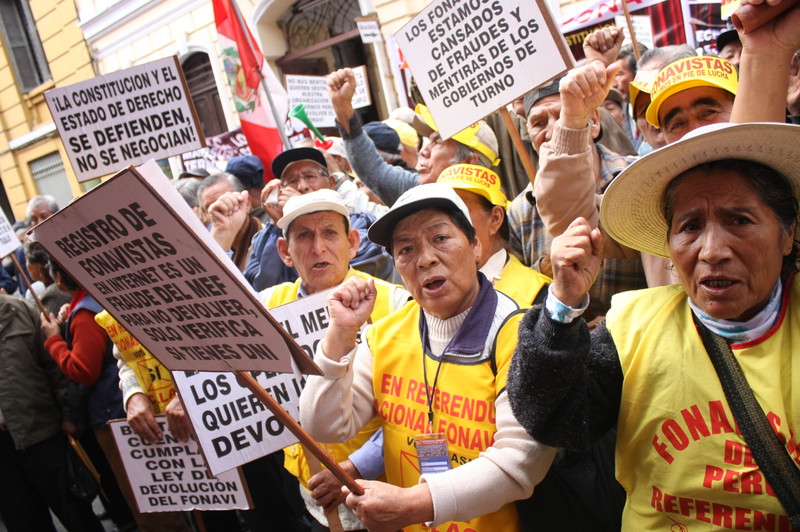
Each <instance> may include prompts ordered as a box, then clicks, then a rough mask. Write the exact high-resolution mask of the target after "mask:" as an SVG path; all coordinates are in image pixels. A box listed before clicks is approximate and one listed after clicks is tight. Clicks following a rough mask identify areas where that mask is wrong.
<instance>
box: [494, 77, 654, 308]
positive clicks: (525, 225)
mask: <svg viewBox="0 0 800 532" xmlns="http://www.w3.org/2000/svg"><path fill="white" fill-rule="evenodd" d="M560 82H561V78H558V79H556V80H554V81H552V82H550V83H549V84H547V85H545V86H543V87H540V88H539V89H537V90H535V91H532V92H530V93H528V94H527V95H526V96H525V112H526V114H527V117H528V133H529V134H530V137H531V141H532V142H533V148H534V150H536V152H537V153H538V154H539V174H540V175H541V174H542V173H543V172H548V171H552V170H550V169H549V167H548V166H547V164H546V163H547V161H548V159H550V158H549V157H548V153H547V152H546V151H545V152H542V151H540V150H542V147H543V145H545V144H546V143H547V144H546V145H545V148H546V147H547V146H549V145H550V144H552V143H551V139H552V138H553V136H554V135H555V130H556V128H557V127H558V124H557V122H558V120H559V117H560V115H561V107H562V106H561V95H560V93H559V83H560ZM611 122H612V123H613V126H614V127H616V128H617V130H618V131H619V132H620V133H622V132H621V130H620V128H619V126H618V125H617V124H616V123H615V122H613V119H611ZM603 127H605V125H604V126H603ZM588 129H589V135H587V138H586V140H583V139H581V142H582V144H581V145H580V146H577V147H576V146H569V148H570V149H578V148H580V151H581V152H583V151H586V150H589V151H591V153H592V160H593V162H594V165H593V172H594V179H595V182H596V184H597V188H598V192H600V191H602V190H604V189H605V187H606V186H607V185H608V184H609V183H610V182H611V179H612V178H613V177H614V176H615V175H616V174H618V173H619V172H621V171H622V170H623V169H625V168H626V167H627V166H628V164H630V161H631V158H630V157H626V156H623V155H619V154H618V153H616V152H615V151H612V150H611V149H609V148H608V147H606V146H605V145H602V144H600V138H601V131H602V128H601V125H600V113H599V110H598V109H595V110H594V111H593V113H592V115H591V119H590V121H589V124H588ZM608 129H610V128H608ZM623 135H624V134H623ZM628 146H629V149H630V150H631V151H628V153H635V152H633V150H632V146H630V143H629V142H628ZM556 148H561V149H566V148H565V147H563V146H561V145H558V146H557V147H554V148H553V149H556ZM567 170H568V169H567ZM538 181H539V179H538V178H537V182H538ZM508 222H509V226H510V228H511V234H510V238H509V242H510V244H511V248H512V250H513V251H514V252H515V253H516V254H517V255H518V256H519V257H520V259H521V260H522V262H523V264H526V265H528V266H531V267H533V268H534V269H536V270H538V271H540V272H542V273H544V274H545V275H552V272H551V270H550V265H549V258H548V257H549V250H550V243H551V242H552V239H553V237H552V236H551V235H550V234H548V232H547V229H546V227H545V225H544V223H543V220H542V218H541V215H540V214H539V206H538V205H537V202H536V198H535V197H534V194H533V187H532V186H531V185H528V187H527V188H526V189H525V190H523V191H522V193H520V194H519V195H518V196H517V197H516V198H515V199H514V200H513V201H512V202H511V206H510V207H509V209H508ZM606 262H607V264H606ZM606 262H604V269H603V270H602V271H601V274H600V276H598V278H597V282H596V283H595V284H594V286H593V287H592V290H593V294H592V307H591V308H590V309H589V313H590V314H592V317H596V316H602V315H604V314H605V311H606V310H607V309H608V306H609V305H610V303H611V295H612V294H615V293H617V292H622V291H624V290H632V289H637V288H644V287H645V286H646V283H645V278H644V270H643V269H642V264H641V261H640V260H635V261H627V260H623V259H614V260H611V261H606Z"/></svg>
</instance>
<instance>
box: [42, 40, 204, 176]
mask: <svg viewBox="0 0 800 532" xmlns="http://www.w3.org/2000/svg"><path fill="white" fill-rule="evenodd" d="M44 96H45V99H46V100H47V106H48V107H49V108H50V113H51V114H52V115H53V120H54V121H55V124H56V128H57V129H58V134H59V136H60V137H61V141H62V142H63V143H64V147H65V148H66V150H67V154H68V155H69V160H70V162H71V163H72V169H73V170H74V171H75V174H76V175H77V177H78V181H81V182H83V181H88V180H90V179H94V178H96V177H100V176H103V175H107V174H111V173H114V172H116V171H117V170H119V169H120V168H122V167H124V166H127V165H129V164H140V163H143V162H145V161H148V160H150V159H163V158H166V157H170V156H172V155H178V154H181V153H183V152H186V151H190V150H196V149H198V148H202V147H203V146H204V145H205V142H204V138H203V131H202V129H201V128H200V126H199V121H198V119H197V114H196V113H195V109H194V105H193V104H192V98H191V95H190V94H189V90H188V88H187V86H186V80H184V78H183V72H182V70H181V67H180V63H179V62H178V58H177V57H174V56H173V57H167V58H164V59H159V60H158V61H153V62H152V63H147V64H144V65H138V66H134V67H131V68H128V69H125V70H120V71H118V72H114V73H111V74H106V75H105V76H98V77H96V78H93V79H90V80H86V81H81V82H80V83H75V84H72V85H67V86H66V87H59V88H57V89H51V90H49V91H47V92H45V93H44Z"/></svg>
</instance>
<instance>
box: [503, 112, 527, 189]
mask: <svg viewBox="0 0 800 532" xmlns="http://www.w3.org/2000/svg"><path fill="white" fill-rule="evenodd" d="M500 118H502V119H503V124H504V125H505V126H506V129H507V130H508V134H509V135H511V142H512V143H513V144H514V149H515V150H517V153H518V154H519V158H520V160H521V161H522V167H523V168H525V172H526V173H527V174H528V179H529V180H530V182H531V185H533V181H534V180H535V179H536V169H535V168H534V167H533V162H532V161H531V158H530V157H529V156H528V150H526V149H525V144H523V142H522V137H520V136H519V131H518V130H517V128H516V126H515V124H514V120H513V119H512V118H511V113H509V112H508V108H506V107H501V108H500Z"/></svg>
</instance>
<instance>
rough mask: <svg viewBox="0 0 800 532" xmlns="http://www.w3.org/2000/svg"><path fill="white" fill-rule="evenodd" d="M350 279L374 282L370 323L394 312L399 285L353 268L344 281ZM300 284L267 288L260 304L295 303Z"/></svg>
mask: <svg viewBox="0 0 800 532" xmlns="http://www.w3.org/2000/svg"><path fill="white" fill-rule="evenodd" d="M350 277H358V278H360V279H364V280H365V281H368V280H370V279H372V280H373V281H374V282H375V290H376V291H377V292H378V293H377V296H376V297H375V307H374V308H373V309H372V313H371V314H370V315H369V318H370V321H371V322H375V321H378V320H379V319H381V318H382V317H384V316H386V315H388V314H389V313H390V312H392V311H394V310H395V309H394V295H395V290H398V289H400V290H402V289H403V288H402V287H401V286H400V285H396V284H392V283H387V282H386V281H384V280H382V279H378V278H377V277H373V276H371V275H370V274H368V273H364V272H362V271H359V270H355V269H353V268H350V271H348V272H347V276H345V280H347V279H348V278H350ZM301 282H302V279H297V280H296V281H294V282H293V283H281V284H279V285H275V286H272V287H270V288H267V289H266V290H264V291H263V292H262V293H263V294H264V295H263V296H262V298H261V302H262V303H264V305H266V306H267V308H275V307H278V306H280V305H285V304H286V303H291V302H292V301H297V294H298V293H299V291H300V283H301Z"/></svg>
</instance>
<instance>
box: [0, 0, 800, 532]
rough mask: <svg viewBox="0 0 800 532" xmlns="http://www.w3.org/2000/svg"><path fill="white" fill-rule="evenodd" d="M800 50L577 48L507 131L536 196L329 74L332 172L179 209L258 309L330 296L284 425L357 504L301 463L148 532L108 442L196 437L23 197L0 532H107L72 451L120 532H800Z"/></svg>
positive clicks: (186, 183)
mask: <svg viewBox="0 0 800 532" xmlns="http://www.w3.org/2000/svg"><path fill="white" fill-rule="evenodd" d="M784 1H786V0H784ZM751 3H755V4H758V3H760V2H751ZM773 3H774V2H773ZM798 27H800V7H794V8H791V9H789V10H788V11H786V12H785V13H784V14H782V15H781V16H779V17H777V18H775V19H773V20H771V21H769V22H767V23H766V24H765V25H763V26H761V27H760V28H758V29H757V30H755V31H752V32H749V33H747V34H739V33H737V32H736V31H735V30H729V31H726V32H724V33H722V34H720V35H719V37H718V38H717V42H716V47H717V52H718V53H717V54H716V55H698V53H697V52H696V51H695V50H693V49H691V48H690V47H688V46H666V47H661V48H654V49H651V50H646V49H643V47H641V46H640V48H642V53H641V56H640V57H638V59H637V57H636V55H634V53H633V50H632V48H631V47H630V46H622V42H623V35H622V32H621V31H619V29H618V28H614V27H606V28H602V29H599V30H596V31H595V32H593V33H591V34H590V35H589V36H588V37H587V39H586V41H585V43H584V50H585V52H586V59H585V60H584V61H582V62H580V63H579V65H578V66H576V67H575V68H573V69H572V70H570V71H569V72H567V73H565V74H564V75H562V76H560V77H559V78H557V79H555V80H552V81H551V82H549V83H548V84H545V85H543V86H541V87H538V88H536V89H535V90H532V91H530V92H529V93H527V94H526V95H525V96H524V97H522V98H520V100H519V101H516V102H514V103H513V105H511V106H509V109H510V110H511V112H512V113H513V116H514V119H515V123H516V124H518V125H520V131H519V133H520V134H521V136H522V138H523V139H524V141H525V146H526V148H527V150H528V155H529V156H530V157H531V158H532V159H533V160H534V161H536V167H537V171H536V174H535V175H530V176H528V175H526V174H525V173H524V172H522V171H521V170H519V169H516V165H515V164H509V161H512V160H515V159H518V155H515V154H513V153H512V152H510V148H509V146H511V143H510V142H508V139H507V138H506V136H507V135H508V132H506V131H503V130H501V129H499V128H493V127H492V126H490V124H497V123H498V121H497V120H496V117H493V116H490V117H487V118H486V120H481V121H479V122H478V123H476V124H474V125H473V126H470V127H468V128H466V129H464V130H462V131H460V132H458V133H456V134H455V135H453V136H452V137H450V138H443V137H442V135H441V134H440V133H439V128H438V127H437V124H436V122H435V120H434V118H433V116H432V115H431V113H430V112H429V110H428V109H427V107H426V106H425V103H424V102H422V101H420V102H416V106H415V108H414V109H411V108H400V109H396V110H395V111H393V112H392V113H391V117H389V118H387V119H386V120H384V121H382V122H371V123H367V124H363V123H362V122H361V119H360V116H359V114H358V113H357V112H356V110H355V109H354V107H353V104H352V99H353V96H354V94H355V90H356V81H355V76H354V74H353V72H352V71H351V70H350V69H347V68H344V69H341V70H337V71H335V72H333V73H331V74H330V75H329V77H328V82H327V86H328V94H329V97H330V100H331V103H332V105H333V110H334V112H335V115H336V122H337V128H338V133H339V135H338V136H337V137H333V138H329V140H328V142H326V143H325V144H324V146H322V145H320V146H317V147H314V146H313V143H312V142H307V143H305V144H306V145H304V146H298V147H294V148H292V149H288V150H286V151H285V152H284V153H282V154H281V155H279V156H278V157H276V158H275V159H274V160H272V161H261V160H259V159H258V158H257V157H255V156H251V155H247V156H240V157H235V158H233V159H231V160H230V161H228V162H227V165H226V167H225V169H224V171H219V170H216V169H213V168H207V169H194V170H189V171H186V172H184V173H183V174H181V175H180V176H178V177H176V178H175V179H173V180H172V182H173V184H174V185H175V187H176V188H177V189H178V191H179V192H180V194H181V196H182V197H183V198H184V199H185V200H186V202H187V204H188V205H189V206H190V207H191V208H192V210H193V211H194V212H195V214H196V215H197V216H198V218H199V219H200V220H201V222H202V223H203V225H205V226H206V227H207V230H208V231H209V232H210V234H211V236H212V237H213V239H214V240H215V241H216V242H217V244H218V245H219V246H220V247H221V248H222V250H223V251H225V252H226V253H227V255H228V257H229V258H230V264H229V266H230V267H231V268H235V269H238V270H239V271H241V272H242V273H243V275H244V278H245V279H246V280H247V282H249V283H250V284H251V285H252V287H253V289H254V290H255V291H256V292H258V293H259V297H260V300H261V302H262V303H263V305H264V306H265V307H266V308H268V309H269V308H274V307H276V306H279V305H284V304H287V303H291V302H294V301H297V300H298V299H301V298H303V297H305V296H310V295H312V294H316V293H318V292H323V291H329V293H330V295H329V299H328V310H329V314H330V325H329V328H328V329H327V331H326V334H325V338H324V339H323V340H322V341H321V342H319V345H318V346H317V350H316V353H315V356H314V360H315V362H316V363H317V365H318V366H319V367H320V368H321V369H322V370H323V374H322V375H319V376H311V377H309V378H308V381H307V383H306V386H305V389H304V390H303V393H302V395H301V398H300V421H301V424H302V426H303V427H304V428H305V429H306V430H307V431H308V433H309V434H310V435H311V436H312V437H313V438H315V439H316V440H317V441H319V442H320V443H321V444H322V445H323V447H324V449H325V450H326V452H328V453H329V454H330V455H331V456H332V457H333V458H334V460H336V461H337V462H338V463H339V465H340V466H341V468H342V469H343V470H344V471H345V472H346V473H347V474H348V475H350V476H351V477H352V478H354V479H355V482H356V483H357V484H358V485H359V487H360V488H361V491H362V493H361V494H358V493H355V492H354V491H353V490H351V489H348V488H346V487H343V486H342V484H341V482H340V481H339V480H338V479H337V478H336V476H334V475H333V474H332V473H331V472H329V471H328V470H327V469H324V468H323V469H322V470H321V471H320V470H318V469H316V466H313V465H312V464H311V460H309V458H310V457H307V456H306V453H307V451H306V449H305V448H303V447H301V446H300V445H295V446H291V447H287V448H286V449H284V450H283V451H278V452H276V453H272V454H270V455H268V456H265V457H262V458H259V459H257V460H254V461H252V462H250V463H248V464H246V465H245V466H243V467H242V471H243V476H244V478H245V479H246V481H247V484H248V489H249V493H250V496H251V499H252V509H250V510H240V511H233V510H231V511H223V512H200V513H195V515H190V514H189V513H184V512H158V513H141V512H139V510H138V508H137V505H136V502H135V499H134V496H133V492H132V489H131V485H130V483H129V481H128V479H127V475H126V473H125V469H124V467H123V464H122V461H121V458H120V455H119V452H118V451H117V449H116V446H115V445H114V442H113V438H112V436H111V433H110V429H109V427H108V424H107V422H108V421H109V420H111V419H117V418H125V419H127V421H128V422H129V423H130V426H131V428H132V429H133V430H134V432H136V434H138V435H139V436H141V437H142V438H143V439H145V440H146V441H148V442H151V443H156V442H158V441H159V440H161V439H162V438H163V436H164V434H163V430H162V428H161V426H160V425H159V423H158V422H157V421H156V418H155V416H156V415H158V414H165V415H166V418H167V422H168V425H169V429H170V431H171V432H172V434H173V436H174V437H175V438H177V439H178V440H183V441H185V440H187V439H189V438H192V437H193V434H192V432H193V427H192V426H191V424H190V422H189V420H188V415H187V412H186V411H185V408H184V404H183V402H182V401H181V398H180V397H179V396H178V395H177V393H176V391H175V389H174V387H173V388H170V390H169V393H168V394H167V395H168V397H167V398H166V399H165V400H163V401H162V400H159V399H157V398H154V397H152V396H149V395H148V394H147V392H146V388H147V387H146V386H145V385H144V383H142V382H140V381H139V379H138V373H137V372H136V371H135V368H134V367H132V366H131V365H129V364H128V363H127V362H126V359H125V357H124V356H123V354H122V352H121V350H120V348H119V347H118V346H117V345H115V344H114V342H112V340H111V338H110V337H109V334H108V331H110V330H111V329H112V328H113V327H112V326H111V325H110V324H113V323H114V320H113V318H111V316H110V315H109V314H113V309H103V308H101V306H100V305H99V304H98V303H97V301H95V300H94V298H93V297H92V296H91V295H90V294H89V293H88V292H87V291H86V290H85V289H84V287H82V286H80V285H79V284H78V283H77V282H76V281H75V280H74V279H73V278H72V276H70V273H69V272H68V271H66V270H65V269H64V268H63V267H61V266H60V265H59V264H58V263H56V262H55V261H53V260H52V259H50V258H49V257H48V255H47V252H46V251H45V248H44V247H43V246H42V245H41V243H38V242H34V241H26V231H27V230H28V229H29V228H31V227H34V226H35V225H36V224H38V223H40V222H42V221H43V220H46V219H47V218H49V217H50V216H52V215H54V214H56V213H57V212H58V211H59V205H58V204H57V203H56V202H55V200H54V199H53V198H51V197H49V196H39V197H36V198H34V199H33V200H31V201H30V202H29V204H28V209H27V212H26V220H25V221H24V222H20V223H18V224H17V225H16V226H15V229H16V230H17V234H18V236H19V237H20V240H21V241H22V242H24V245H23V246H21V247H20V248H19V249H18V250H17V251H16V252H15V253H14V255H15V257H16V259H17V260H16V263H17V264H18V266H16V267H15V266H14V264H13V263H4V268H2V269H0V291H1V292H2V294H0V363H2V364H3V367H4V371H3V372H2V377H0V379H2V381H3V385H2V386H0V517H2V521H3V523H4V524H5V526H6V527H7V528H8V529H9V530H12V531H15V530H37V531H38V530H54V525H53V521H52V519H51V517H50V515H51V512H52V514H54V515H55V516H56V517H57V518H58V520H59V521H60V522H61V524H62V525H63V526H64V527H65V528H67V529H68V530H75V531H84V530H103V529H104V526H103V524H102V523H101V521H100V518H99V517H98V516H96V515H95V512H94V510H93V507H92V505H91V503H92V497H94V495H95V493H91V494H90V495H89V496H87V495H86V494H85V493H80V490H77V489H76V487H75V486H74V482H73V479H72V475H73V472H71V471H69V468H68V463H69V456H70V453H71V452H72V450H71V446H70V443H69V440H68V439H73V441H76V442H79V443H80V445H81V446H82V447H83V448H84V449H85V450H86V452H87V454H88V456H89V458H90V459H91V461H92V462H93V463H94V465H95V467H96V468H97V470H98V472H99V473H100V482H99V488H100V491H101V492H102V498H101V499H102V503H103V506H104V513H105V514H106V516H104V517H108V518H109V519H110V520H111V521H112V522H113V526H114V527H116V529H118V530H136V529H139V530H142V531H160V530H170V531H173V530H177V531H181V530H192V529H196V530H211V531H215V530H220V531H229V530H231V531H235V530H252V531H257V530H281V531H283V530H296V531H309V530H314V531H321V530H347V531H353V530H375V531H382V530H387V531H396V530H398V529H404V530H428V529H431V530H440V531H445V530H446V531H448V532H450V531H459V532H467V531H489V532H494V531H517V530H525V531H528V530H536V531H538V530H577V531H581V530H603V531H613V530H626V531H641V530H653V531H655V530H693V531H694V530H728V529H730V530H774V531H783V530H786V531H788V530H792V529H795V530H800V510H798V509H799V508H800V505H798V504H797V502H796V501H800V492H798V486H800V480H798V478H795V477H796V476H797V473H798V471H797V465H798V464H800V458H798V456H800V453H799V452H798V449H800V441H798V440H797V434H800V410H798V406H797V405H800V401H799V400H798V395H800V382H798V381H797V378H798V377H797V376H798V375H800V365H799V366H795V365H794V360H793V356H792V354H793V352H794V345H795V344H796V343H798V342H800V338H795V336H797V335H800V318H798V312H797V309H796V308H794V307H796V305H797V303H794V300H795V299H797V298H798V297H800V295H799V293H798V290H800V289H799V288H798V286H797V285H795V282H796V281H795V274H796V272H797V268H798V262H797V259H798V258H797V244H796V242H797V240H798V239H797V234H796V227H797V223H798V201H800V127H798V126H799V125H800V32H798V31H797V28H798ZM504 161H505V162H504ZM265 163H266V164H269V165H270V170H271V171H272V174H273V175H274V177H275V178H274V179H272V180H270V181H269V182H265V178H264V174H265V172H264V164H265ZM34 294H35V295H36V298H34ZM33 299H38V300H39V301H41V304H42V305H43V307H44V309H45V311H44V312H40V311H39V310H38V309H37V308H36V306H35V305H34V303H33V301H32V300H33ZM109 310H111V312H110V313H109V312H108V311H109ZM128 347H129V345H128ZM149 347H150V348H151V349H152V348H153V347H154V346H153V345H149ZM141 349H144V348H141ZM123 350H124V348H123ZM703 351H706V353H704V352H703ZM706 354H707V355H708V356H706ZM155 355H156V358H157V356H158V352H157V351H156V352H155ZM148 356H150V354H149V353H148ZM154 364H156V365H157V364H158V362H157V361H155V359H154ZM161 371H163V372H165V374H166V372H167V370H166V368H163V367H162V368H161ZM717 375H718V376H717ZM742 390H745V391H746V392H747V393H741V392H742ZM748 394H749V395H748ZM747 401H750V403H748V402H747ZM753 403H755V404H756V406H757V407H760V408H755V409H754V408H752V404H753ZM754 427H755V428H754ZM764 427H766V429H765V428H764ZM792 501H794V503H793V502H792Z"/></svg>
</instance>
